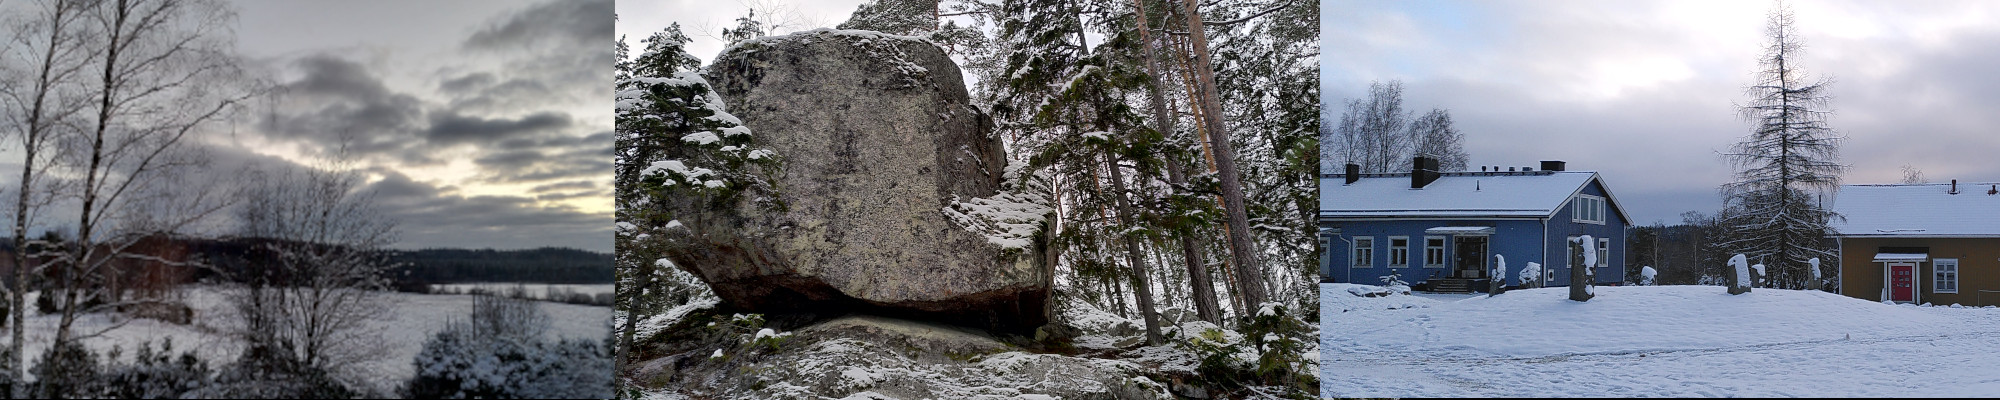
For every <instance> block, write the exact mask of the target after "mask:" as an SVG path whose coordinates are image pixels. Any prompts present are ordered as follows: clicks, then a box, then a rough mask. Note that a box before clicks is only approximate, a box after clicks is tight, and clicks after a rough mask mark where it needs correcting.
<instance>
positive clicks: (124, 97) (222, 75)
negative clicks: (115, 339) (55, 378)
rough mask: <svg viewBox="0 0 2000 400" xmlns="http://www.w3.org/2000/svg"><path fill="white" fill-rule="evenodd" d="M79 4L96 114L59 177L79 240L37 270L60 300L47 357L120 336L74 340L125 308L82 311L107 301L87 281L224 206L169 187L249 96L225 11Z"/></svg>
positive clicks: (200, 161) (71, 145)
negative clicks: (202, 141) (97, 315)
mask: <svg viewBox="0 0 2000 400" xmlns="http://www.w3.org/2000/svg"><path fill="white" fill-rule="evenodd" d="M84 4H85V7H84V8H85V9H84V11H83V13H84V17H83V18H82V21H83V28H84V30H85V31H86V33H87V34H88V36H86V39H85V42H86V43H87V48H88V49H89V50H90V52H91V53H93V54H94V55H92V56H91V58H92V60H91V63H90V65H89V68H90V69H91V71H90V73H91V74H92V75H95V76H93V77H91V78H90V79H88V80H87V82H86V85H87V91H88V93H89V94H90V97H91V99H90V100H91V102H92V103H94V104H92V105H91V107H92V108H91V109H90V110H89V112H90V113H91V115H88V116H87V117H85V119H87V121H83V122H82V123H81V124H80V128H81V129H79V132H77V134H76V135H70V136H65V137H63V138H62V139H60V142H61V144H60V147H61V148H62V151H63V153H64V156H63V158H64V159H65V160H68V161H69V162H66V163H64V164H63V165H61V166H60V173H62V174H64V175H65V176H73V177H76V178H72V179H75V180H78V181H80V182H78V183H79V184H80V186H78V187H76V188H74V189H70V190H66V191H65V193H64V197H66V198H68V199H67V200H68V201H74V202H75V203H76V204H77V206H78V207H77V210H78V212H77V219H76V221H77V222H76V223H77V225H76V226H77V235H76V238H75V241H74V242H73V244H71V245H70V246H67V247H65V248H64V249H63V254H62V255H61V256H59V257H57V258H56V259H55V260H53V262H51V263H49V264H47V265H43V266H41V267H40V268H44V269H47V268H53V269H54V271H53V272H54V273H53V279H54V282H52V288H51V291H52V292H54V293H53V294H55V295H57V296H60V297H61V299H60V300H59V301H60V303H59V304H61V306H60V309H61V314H62V316H61V319H60V322H59V323H58V325H57V330H56V336H55V342H54V343H53V344H52V346H54V347H55V348H61V347H62V346H64V345H66V344H69V343H72V342H74V341H77V340H80V339H84V338H88V337H91V336H95V335H98V334H102V333H103V332H105V331H108V330H111V329H115V328H117V326H115V325H114V326H111V327H106V328H103V329H99V330H96V331H93V332H82V333H79V332H76V331H74V330H73V329H72V327H73V325H74V324H75V322H76V320H77V317H78V316H79V315H81V314H83V313H88V312H95V311H101V310H104V309H110V308H114V307H118V306H123V305H125V304H120V302H111V303H105V304H100V305H95V306H93V307H90V308H89V309H84V308H83V307H79V304H80V303H81V302H82V300H83V299H84V298H85V297H86V296H103V294H102V293H101V291H102V290H103V288H102V286H101V285H95V284H94V283H93V282H94V281H95V279H96V278H97V277H100V276H101V275H102V274H103V273H104V271H105V270H106V268H108V267H109V266H111V265H113V263H115V262H117V261H119V260H121V259H125V258H128V257H131V256H137V255H135V254H132V253H131V252H129V251H128V250H130V248H131V246H133V245H134V244H136V243H138V242H139V241H140V240H141V239H143V238H144V237H146V236H147V235H148V234H155V233H169V234H171V233H172V232H174V231H176V230H179V229H182V228H185V227H188V226H190V225H191V224H193V223H195V222H197V221H200V220H202V219H205V218H206V217H208V216H209V215H211V214H213V213H215V212H217V211H219V210H221V209H222V208H224V207H225V206H226V205H227V201H226V199H224V198H220V197H223V196H219V195H218V196H212V195H211V193H210V192H206V191H203V192H193V193H191V192H187V191H183V190H179V189H185V188H184V187H181V186H178V185H175V184H174V183H175V181H176V179H175V178H177V177H186V176H198V175H199V174H198V173H193V172H191V171H198V170H199V168H201V167H203V166H204V165H205V157H202V156H201V155H200V154H198V153H197V152H193V151H190V148H189V145H190V143H189V142H193V141H194V140H195V139H194V138H195V137H197V136H199V135H200V134H201V133H203V132H204V131H206V130H207V129H209V128H211V127H213V126H215V125H218V124H220V123H221V122H224V121H226V120H227V119H228V118H229V117H231V116H232V115H233V111H235V110H236V109H237V108H238V106H239V105H240V104H241V103H243V102H244V101H245V100H247V99H248V98H250V97H251V96H253V95H254V93H255V91H254V90H252V88H251V87H250V86H248V85H245V84H243V82H244V80H243V79H242V77H243V76H245V75H246V74H245V73H244V72H243V71H242V70H241V68H239V67H238V65H239V64H238V63H237V61H236V59H235V57H234V56H233V54H232V53H231V51H232V50H233V48H234V46H233V44H232V43H231V41H233V40H234V37H233V34H232V33H231V32H229V31H227V29H228V27H229V26H231V25H232V24H231V23H230V20H231V19H233V18H234V14H233V13H232V12H230V11H229V10H228V9H227V8H225V7H224V6H223V5H222V4H220V3H218V2H215V1H208V0H115V1H100V2H87V3H84ZM188 195H195V196H196V197H192V198H191V197H186V196H188ZM137 209H143V210H144V212H134V210H137ZM134 217H143V218H139V219H135V218H134ZM47 294H48V293H45V295H47ZM100 298H108V297H100ZM57 359H60V358H57ZM62 367H63V366H61V365H56V366H51V367H50V369H48V370H49V371H62V370H63V369H62Z"/></svg>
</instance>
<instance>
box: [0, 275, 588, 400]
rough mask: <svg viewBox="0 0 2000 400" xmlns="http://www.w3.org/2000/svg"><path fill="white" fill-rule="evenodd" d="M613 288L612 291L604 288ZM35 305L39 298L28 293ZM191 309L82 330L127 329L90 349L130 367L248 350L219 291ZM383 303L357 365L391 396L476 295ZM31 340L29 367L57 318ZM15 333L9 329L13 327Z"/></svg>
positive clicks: (554, 324) (569, 324)
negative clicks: (157, 359)
mask: <svg viewBox="0 0 2000 400" xmlns="http://www.w3.org/2000/svg"><path fill="white" fill-rule="evenodd" d="M602 286H607V287H608V286H610V285H602ZM30 296H31V297H30V298H29V300H30V303H31V304H32V303H33V297H32V296H33V294H32V293H31V294H30ZM185 296H186V301H187V303H188V305H190V306H191V307H193V308H194V309H195V320H194V323H193V324H189V325H176V324H171V323H166V322H160V321H156V320H151V319H129V318H124V317H121V316H117V315H115V314H111V313H101V314H91V315H86V316H83V317H82V318H80V319H79V320H78V323H77V325H76V326H77V329H80V330H82V332H84V333H89V332H95V331H97V330H101V329H104V328H106V327H111V326H114V325H117V324H119V323H123V324H124V326H122V327H119V328H117V329H114V330H110V331H106V332H105V333H104V335H102V336H99V337H96V338H91V339H87V340H85V341H84V343H85V344H86V345H88V346H90V347H91V348H92V349H93V350H96V351H98V352H100V353H102V352H104V351H107V350H110V349H111V347H112V346H114V345H116V346H119V347H121V348H123V349H124V352H123V354H124V358H123V359H124V361H126V362H129V361H131V357H132V355H133V353H134V349H136V348H137V346H138V345H139V344H140V343H144V342H151V343H153V344H154V346H155V347H156V348H157V346H158V344H159V341H160V340H161V339H165V338H169V337H171V338H173V342H174V352H175V354H179V353H180V352H183V351H186V350H188V349H195V350H196V356H197V357H200V358H201V359H202V360H205V361H208V362H209V365H211V366H220V365H221V364H224V363H228V362H230V361H233V360H235V359H236V356H237V353H238V352H240V351H242V346H241V345H240V344H239V343H237V342H235V341H233V340H230V339H229V338H227V337H225V336H224V334H223V332H225V331H226V326H229V325H232V324H235V323H237V322H236V320H235V318H234V317H233V314H231V310H229V305H228V303H227V302H226V301H225V300H224V296H223V293H222V292H221V291H220V290H217V289H214V288H210V287H202V286H191V287H190V288H189V289H187V290H186V291H185ZM383 296H384V297H385V298H384V301H385V302H387V303H388V304H391V305H392V306H393V307H394V309H393V310H392V312H390V313H388V314H387V315H384V316H383V319H381V320H377V321H375V323H373V324H372V325H371V326H370V327H369V329H373V330H376V332H377V333H378V334H377V337H378V338H379V339H377V342H376V343H379V344H380V345H381V346H382V347H381V353H380V357H377V358H375V359H373V360H371V361H366V362H362V363H360V364H359V365H357V366H356V367H357V368H356V370H359V371H362V374H363V375H364V377H365V379H366V380H367V381H370V382H374V383H375V384H376V385H377V389H379V390H383V391H387V390H389V389H391V388H394V387H395V386H396V385H398V384H400V383H402V382H403V381H405V380H408V379H409V378H410V377H411V376H414V375H415V374H416V370H415V369H414V367H413V366H412V365H411V360H412V358H413V357H415V356H416V354H417V352H418V351H419V350H422V349H423V344H424V340H427V339H429V338H430V336H431V334H432V333H435V332H437V331H439V330H442V329H444V327H445V324H447V323H449V322H450V321H464V320H466V318H467V317H466V315H467V313H468V312H470V310H471V308H472V299H473V296H470V295H420V294H411V293H398V292H385V293H384V294H383ZM535 304H536V305H537V306H540V307H541V308H542V311H543V312H545V313H547V315H548V316H549V320H550V321H549V322H550V329H549V336H550V337H551V338H557V337H564V338H587V339H591V340H599V341H601V340H603V339H604V337H605V335H606V334H607V333H609V332H610V320H611V308H609V307H592V306H582V305H572V304H560V303H551V302H540V301H538V302H535ZM28 312H29V316H28V324H27V325H28V328H27V334H28V337H29V340H30V341H29V344H30V346H28V349H27V353H28V354H27V355H28V360H29V362H34V360H35V359H37V358H38V357H40V356H41V353H42V351H43V350H46V349H47V344H46V343H48V342H49V341H51V340H53V339H54V338H55V335H56V325H57V323H58V322H59V320H60V319H61V315H59V314H51V315H39V314H37V313H35V310H34V309H33V308H30V309H29V310H28ZM8 329H11V328H8ZM7 340H8V339H7V337H6V335H0V344H4V343H6V342H7Z"/></svg>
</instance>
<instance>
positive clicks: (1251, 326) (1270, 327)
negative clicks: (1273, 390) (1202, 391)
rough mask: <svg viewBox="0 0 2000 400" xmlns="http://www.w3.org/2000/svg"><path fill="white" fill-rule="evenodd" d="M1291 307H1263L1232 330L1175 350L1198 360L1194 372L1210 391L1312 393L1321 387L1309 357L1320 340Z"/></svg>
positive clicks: (1179, 343) (1210, 332)
mask: <svg viewBox="0 0 2000 400" xmlns="http://www.w3.org/2000/svg"><path fill="white" fill-rule="evenodd" d="M1293 314H1294V313H1293V312H1292V311H1291V306H1287V305H1284V304H1282V303H1276V302H1271V303H1264V304H1263V305H1262V306H1260V307H1258V311H1257V313H1256V314H1255V315H1252V316H1250V317H1249V318H1248V319H1247V320H1245V321H1244V322H1243V324H1242V325H1240V326H1238V327H1237V328H1236V330H1234V331H1228V330H1222V329H1216V328H1210V329H1204V330H1202V331H1201V332H1199V333H1198V334H1197V335H1195V336H1193V337H1187V338H1185V340H1178V339H1177V340H1175V341H1174V345H1175V346H1176V347H1180V348H1182V349H1185V350H1188V351H1190V352H1192V353H1194V354H1195V356H1197V357H1199V359H1200V360H1199V362H1198V363H1197V364H1196V366H1195V370H1196V371H1197V372H1199V376H1200V377H1201V378H1202V380H1204V381H1206V383H1208V386H1209V387H1210V388H1211V389H1223V390H1225V391H1227V390H1230V388H1242V387H1251V386H1281V387H1290V388H1295V389H1297V390H1302V391H1310V390H1311V389H1312V388H1313V387H1317V386H1319V383H1318V375H1317V373H1316V371H1318V370H1319V368H1318V365H1317V364H1318V363H1317V362H1316V361H1314V360H1311V359H1308V358H1307V354H1306V353H1307V349H1308V347H1309V344H1310V343H1312V342H1309V341H1316V340H1319V335H1317V334H1316V333H1315V332H1314V330H1313V329H1312V326H1311V325H1309V324H1307V323H1306V322H1305V321H1304V320H1301V319H1299V318H1298V317H1297V316H1296V315H1293Z"/></svg>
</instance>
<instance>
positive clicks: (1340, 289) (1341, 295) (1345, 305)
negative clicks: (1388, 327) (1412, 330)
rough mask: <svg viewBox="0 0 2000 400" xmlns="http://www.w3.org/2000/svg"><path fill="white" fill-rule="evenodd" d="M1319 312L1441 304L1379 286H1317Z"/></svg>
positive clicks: (1350, 284)
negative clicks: (1384, 293)
mask: <svg viewBox="0 0 2000 400" xmlns="http://www.w3.org/2000/svg"><path fill="white" fill-rule="evenodd" d="M1357 292H1362V293H1377V292H1388V293H1387V294H1386V295H1382V296H1375V297H1367V296H1366V295H1363V294H1360V293H1357ZM1319 303H1320V312H1322V313H1329V314H1338V313H1342V312H1347V311H1357V310H1395V309H1402V308H1423V307H1430V306H1432V305H1436V304H1441V303H1443V302H1441V301H1437V300H1432V299H1426V298H1422V297H1417V296H1412V295H1409V294H1406V293H1402V292H1395V291H1389V290H1388V289H1384V288H1383V287H1381V286H1374V285H1357V284H1352V283H1322V284H1319Z"/></svg>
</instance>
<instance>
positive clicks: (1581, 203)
mask: <svg viewBox="0 0 2000 400" xmlns="http://www.w3.org/2000/svg"><path fill="white" fill-rule="evenodd" d="M1570 204H1571V205H1570V209H1569V220H1570V222H1576V223H1584V224H1598V225H1604V207H1605V204H1604V198H1603V197H1598V196H1592V195H1587V194H1579V195H1576V200H1575V201H1572V202H1570Z"/></svg>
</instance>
